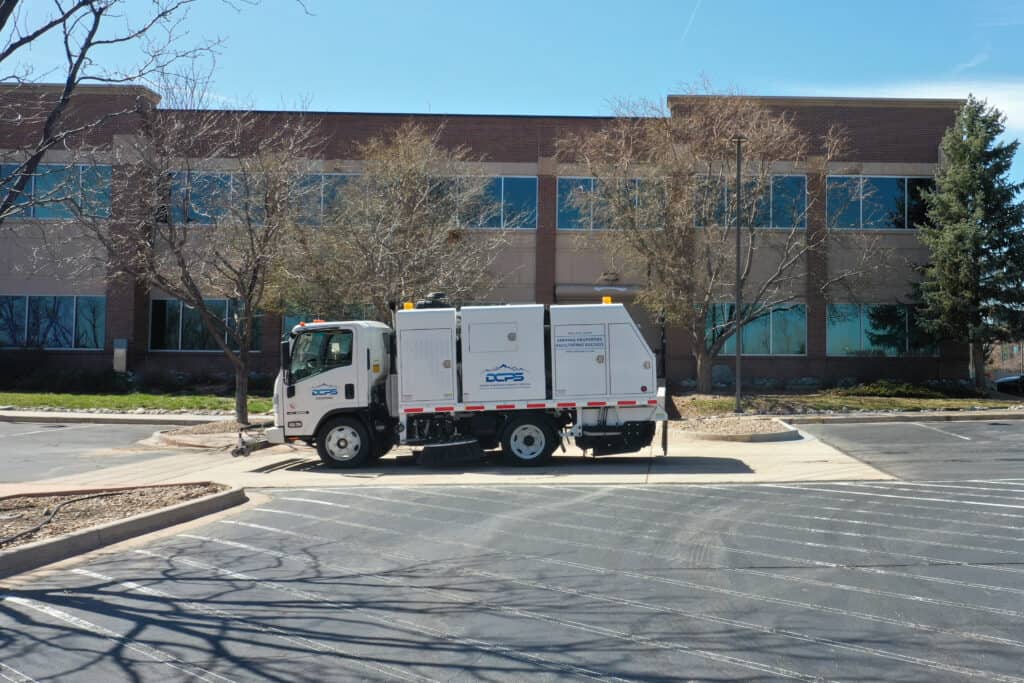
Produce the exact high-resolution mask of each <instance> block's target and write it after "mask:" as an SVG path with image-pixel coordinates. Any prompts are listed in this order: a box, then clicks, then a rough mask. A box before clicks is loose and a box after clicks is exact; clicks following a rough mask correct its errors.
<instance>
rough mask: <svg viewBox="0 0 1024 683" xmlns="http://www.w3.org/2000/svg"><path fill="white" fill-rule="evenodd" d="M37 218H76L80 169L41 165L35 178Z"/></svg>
mask: <svg viewBox="0 0 1024 683" xmlns="http://www.w3.org/2000/svg"><path fill="white" fill-rule="evenodd" d="M34 195H35V206H34V207H33V211H34V214H35V217H36V218H53V219H61V218H74V216H75V212H74V210H73V208H72V207H73V205H74V202H75V201H76V200H77V195H78V167H77V166H58V165H55V164H39V166H38V168H37V169H36V176H35V192H34Z"/></svg>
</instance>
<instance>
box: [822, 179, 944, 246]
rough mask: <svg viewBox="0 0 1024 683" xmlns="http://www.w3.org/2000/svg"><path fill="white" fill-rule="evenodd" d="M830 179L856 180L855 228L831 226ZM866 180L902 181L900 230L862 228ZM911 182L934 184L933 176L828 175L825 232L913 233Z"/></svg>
mask: <svg viewBox="0 0 1024 683" xmlns="http://www.w3.org/2000/svg"><path fill="white" fill-rule="evenodd" d="M832 178H857V179H858V183H857V206H858V213H857V215H858V219H857V227H853V228H845V227H842V226H833V225H832V222H831V213H830V211H829V205H828V181H829V180H831V179H832ZM868 178H885V179H893V180H902V181H903V226H904V227H902V228H895V227H887V228H867V227H864V184H865V182H866V181H867V179H868ZM911 180H930V181H932V182H933V183H934V182H935V176H934V175H930V176H929V175H893V174H884V173H870V174H865V173H860V174H858V173H836V174H831V173H830V174H828V175H826V176H825V229H826V230H866V231H870V232H875V233H877V232H892V233H896V234H902V233H905V232H914V231H916V230H917V228H916V227H914V226H912V225H911V224H910V181H911Z"/></svg>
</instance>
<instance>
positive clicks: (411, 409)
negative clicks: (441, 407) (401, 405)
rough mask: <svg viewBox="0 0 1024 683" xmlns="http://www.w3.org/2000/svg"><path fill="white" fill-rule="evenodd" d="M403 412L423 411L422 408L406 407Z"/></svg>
mask: <svg viewBox="0 0 1024 683" xmlns="http://www.w3.org/2000/svg"><path fill="white" fill-rule="evenodd" d="M405 412H407V413H422V412H423V408H406V409H405Z"/></svg>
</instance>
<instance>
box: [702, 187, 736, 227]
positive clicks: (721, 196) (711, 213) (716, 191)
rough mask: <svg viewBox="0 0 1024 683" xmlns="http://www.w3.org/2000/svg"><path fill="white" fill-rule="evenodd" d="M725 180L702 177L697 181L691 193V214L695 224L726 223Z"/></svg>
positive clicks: (727, 221)
mask: <svg viewBox="0 0 1024 683" xmlns="http://www.w3.org/2000/svg"><path fill="white" fill-rule="evenodd" d="M725 191H726V187H725V180H724V179H722V178H703V179H701V180H700V181H698V182H697V185H696V187H695V188H694V195H693V216H694V222H695V223H696V225H697V226H701V227H703V226H709V225H728V224H729V215H728V212H727V207H726V197H725Z"/></svg>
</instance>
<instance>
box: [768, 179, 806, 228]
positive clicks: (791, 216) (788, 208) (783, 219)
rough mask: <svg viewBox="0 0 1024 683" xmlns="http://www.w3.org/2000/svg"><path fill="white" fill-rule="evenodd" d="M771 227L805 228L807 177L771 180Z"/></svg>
mask: <svg viewBox="0 0 1024 683" xmlns="http://www.w3.org/2000/svg"><path fill="white" fill-rule="evenodd" d="M772 226H773V227H776V228H805V227H807V177H806V176H802V175H800V176H796V175H781V176H775V177H774V178H772Z"/></svg>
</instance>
